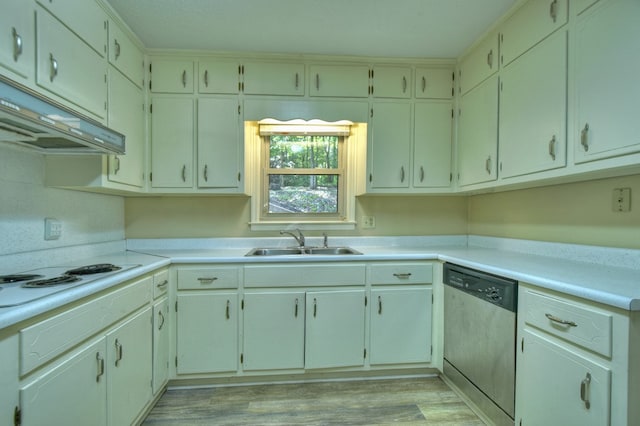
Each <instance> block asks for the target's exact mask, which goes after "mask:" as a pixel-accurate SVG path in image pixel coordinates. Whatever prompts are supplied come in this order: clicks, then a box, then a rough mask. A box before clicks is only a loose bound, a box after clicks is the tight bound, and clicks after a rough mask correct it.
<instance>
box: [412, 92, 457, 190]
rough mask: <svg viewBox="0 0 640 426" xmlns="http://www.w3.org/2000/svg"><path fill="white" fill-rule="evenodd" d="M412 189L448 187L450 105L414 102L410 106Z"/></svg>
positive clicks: (449, 170)
mask: <svg viewBox="0 0 640 426" xmlns="http://www.w3.org/2000/svg"><path fill="white" fill-rule="evenodd" d="M414 110H415V111H414V114H415V115H414V125H413V131H414V135H413V137H414V146H413V181H412V183H413V186H414V187H415V188H434V187H449V186H450V185H451V148H452V140H451V130H452V127H453V120H452V117H451V114H452V106H451V103H450V102H441V101H434V102H424V101H423V102H416V103H415V105H414Z"/></svg>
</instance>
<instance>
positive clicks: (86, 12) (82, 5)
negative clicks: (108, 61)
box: [37, 0, 107, 56]
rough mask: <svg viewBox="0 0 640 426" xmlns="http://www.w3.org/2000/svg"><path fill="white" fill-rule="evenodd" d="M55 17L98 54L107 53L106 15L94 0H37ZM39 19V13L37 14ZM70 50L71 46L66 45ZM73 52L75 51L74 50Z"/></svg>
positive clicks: (103, 54) (104, 54)
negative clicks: (80, 0) (79, 0)
mask: <svg viewBox="0 0 640 426" xmlns="http://www.w3.org/2000/svg"><path fill="white" fill-rule="evenodd" d="M37 1H38V3H39V4H40V5H42V7H44V8H46V9H47V10H48V11H49V12H51V13H52V14H53V15H54V16H55V17H57V18H58V19H59V20H60V21H62V22H63V23H64V24H65V25H66V26H67V27H69V28H71V30H72V31H73V32H74V33H75V34H77V35H78V37H80V38H81V39H82V40H84V42H85V43H87V44H88V45H89V46H91V47H92V48H93V50H95V51H96V52H97V53H98V54H100V56H106V54H107V17H106V15H105V13H104V12H103V11H102V9H101V8H100V6H99V5H98V3H97V2H95V1H82V2H78V1H76V0H56V1H53V0H48V1H47V0H37ZM38 19H40V14H39V15H38ZM66 48H68V49H70V50H71V51H72V52H74V50H73V49H72V48H71V46H66ZM74 53H75V52H74Z"/></svg>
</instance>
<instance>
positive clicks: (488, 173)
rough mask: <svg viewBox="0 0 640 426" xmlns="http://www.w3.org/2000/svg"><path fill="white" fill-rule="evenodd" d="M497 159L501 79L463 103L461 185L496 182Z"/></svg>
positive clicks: (472, 93) (491, 81) (485, 85)
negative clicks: (499, 84)
mask: <svg viewBox="0 0 640 426" xmlns="http://www.w3.org/2000/svg"><path fill="white" fill-rule="evenodd" d="M497 155H498V76H493V77H491V78H490V79H489V80H487V81H485V82H484V83H482V84H481V85H480V86H478V87H476V88H475V89H473V90H472V91H470V92H468V93H467V94H465V95H464V96H462V97H461V99H460V116H459V119H458V177H459V179H458V183H459V185H460V186H465V185H471V184H476V183H482V182H489V181H494V180H496V178H497Z"/></svg>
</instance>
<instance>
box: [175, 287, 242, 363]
mask: <svg viewBox="0 0 640 426" xmlns="http://www.w3.org/2000/svg"><path fill="white" fill-rule="evenodd" d="M237 307H238V293H237V292H236V291H229V292H218V291H209V292H189V293H187V294H178V296H177V318H176V321H177V324H176V335H177V337H176V340H177V341H176V345H177V347H176V351H177V356H176V372H177V373H178V374H200V373H219V372H230V371H233V372H235V371H236V370H237V369H238V309H237Z"/></svg>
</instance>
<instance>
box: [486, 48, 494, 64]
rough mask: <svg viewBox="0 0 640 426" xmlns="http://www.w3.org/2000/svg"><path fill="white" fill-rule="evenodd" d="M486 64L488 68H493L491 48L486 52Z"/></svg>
mask: <svg viewBox="0 0 640 426" xmlns="http://www.w3.org/2000/svg"><path fill="white" fill-rule="evenodd" d="M487 65H489V68H493V49H491V50H490V51H489V53H487Z"/></svg>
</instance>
